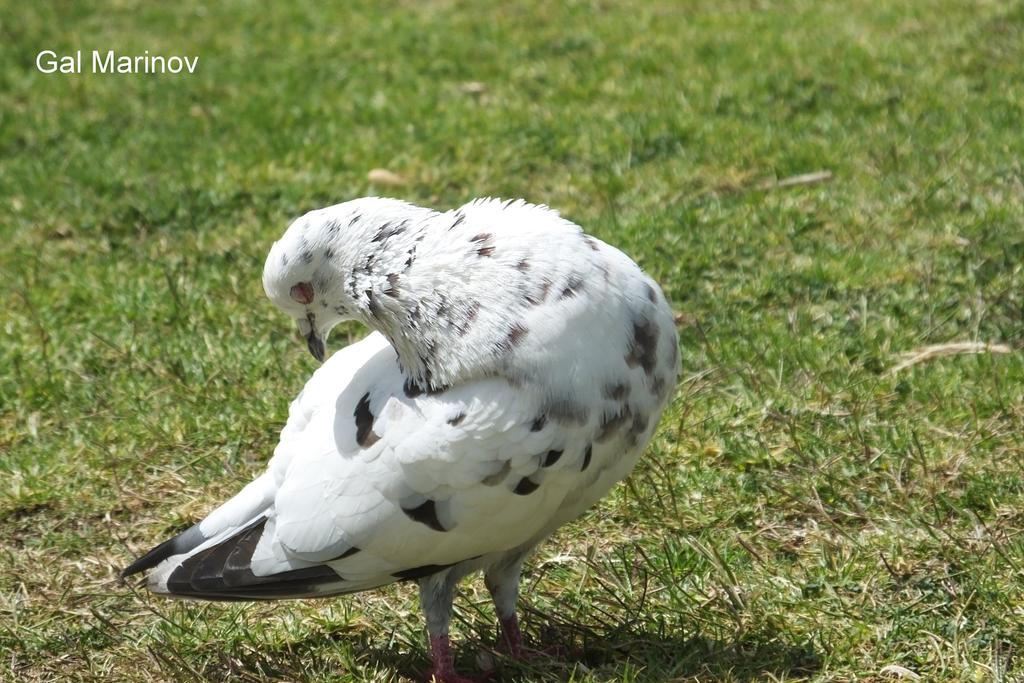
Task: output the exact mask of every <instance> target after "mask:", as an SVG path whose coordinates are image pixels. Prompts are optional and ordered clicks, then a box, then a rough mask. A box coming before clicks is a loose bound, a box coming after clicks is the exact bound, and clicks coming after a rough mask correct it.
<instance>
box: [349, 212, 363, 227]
mask: <svg viewBox="0 0 1024 683" xmlns="http://www.w3.org/2000/svg"><path fill="white" fill-rule="evenodd" d="M362 217H363V216H362V214H358V213H357V214H355V215H353V216H352V220H350V221H349V222H348V227H350V228H351V227H352V226H353V225H355V224H356V223H358V222H359V219H361V218H362Z"/></svg>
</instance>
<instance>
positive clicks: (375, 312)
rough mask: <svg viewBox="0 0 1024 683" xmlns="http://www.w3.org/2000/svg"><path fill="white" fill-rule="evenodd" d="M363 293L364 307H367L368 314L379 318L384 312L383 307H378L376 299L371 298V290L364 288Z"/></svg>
mask: <svg viewBox="0 0 1024 683" xmlns="http://www.w3.org/2000/svg"><path fill="white" fill-rule="evenodd" d="M365 293H366V307H367V308H368V309H369V311H370V315H372V316H373V317H374V318H380V317H381V314H382V313H383V312H384V309H382V308H381V307H380V304H378V303H377V300H376V299H374V298H373V292H372V291H371V290H369V289H368V290H366V292H365Z"/></svg>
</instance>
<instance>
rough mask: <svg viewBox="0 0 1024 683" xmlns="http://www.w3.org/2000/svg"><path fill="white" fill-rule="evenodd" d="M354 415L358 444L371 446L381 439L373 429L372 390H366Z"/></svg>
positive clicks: (365, 446)
mask: <svg viewBox="0 0 1024 683" xmlns="http://www.w3.org/2000/svg"><path fill="white" fill-rule="evenodd" d="M352 415H353V417H355V418H356V443H357V444H359V445H360V446H362V447H363V448H369V447H370V446H372V445H373V444H375V443H377V442H378V441H380V436H378V435H377V434H376V433H375V432H374V431H373V413H371V412H370V392H366V393H365V394H363V397H362V398H361V399H359V403H357V404H356V409H355V412H354V413H352Z"/></svg>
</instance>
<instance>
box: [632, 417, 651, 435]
mask: <svg viewBox="0 0 1024 683" xmlns="http://www.w3.org/2000/svg"><path fill="white" fill-rule="evenodd" d="M647 422H648V419H647V416H646V415H644V414H642V413H634V415H633V424H632V425H630V427H629V433H630V434H632V435H634V436H637V435H640V434H643V433H644V430H645V429H647Z"/></svg>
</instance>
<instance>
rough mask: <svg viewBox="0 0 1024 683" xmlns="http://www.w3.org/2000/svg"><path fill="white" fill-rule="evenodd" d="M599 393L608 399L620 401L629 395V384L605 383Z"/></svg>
mask: <svg viewBox="0 0 1024 683" xmlns="http://www.w3.org/2000/svg"><path fill="white" fill-rule="evenodd" d="M601 394H602V395H603V396H604V397H605V398H606V399H608V400H609V401H621V400H623V399H625V398H626V397H627V396H629V385H628V384H626V383H625V382H615V383H613V384H605V385H604V387H603V388H602V389H601Z"/></svg>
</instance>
